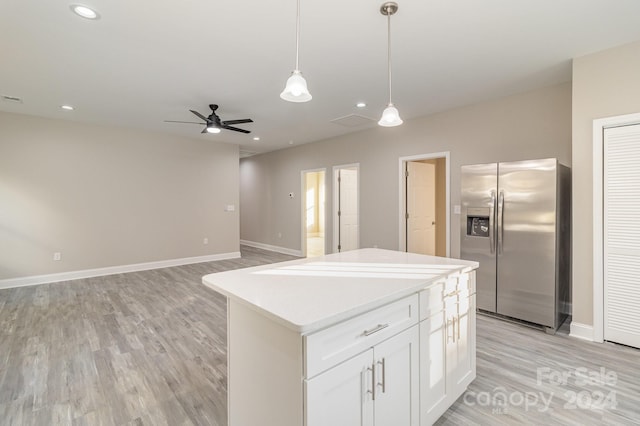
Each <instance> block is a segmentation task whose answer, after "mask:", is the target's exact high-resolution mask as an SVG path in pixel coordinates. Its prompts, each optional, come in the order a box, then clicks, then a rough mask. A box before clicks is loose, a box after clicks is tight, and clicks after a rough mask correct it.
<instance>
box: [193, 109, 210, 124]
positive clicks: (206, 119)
mask: <svg viewBox="0 0 640 426" xmlns="http://www.w3.org/2000/svg"><path fill="white" fill-rule="evenodd" d="M189 111H191V112H192V113H193V114H195V115H197V116H198V117H199V118H201V119H203V120H204V121H205V123H208V122H209V119H208V118H207V117H205V116H204V115H202V114H200V113H199V112H198V111H194V110H192V109H190V110H189Z"/></svg>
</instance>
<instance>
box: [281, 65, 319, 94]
mask: <svg viewBox="0 0 640 426" xmlns="http://www.w3.org/2000/svg"><path fill="white" fill-rule="evenodd" d="M280 97H281V98H282V99H284V100H285V101H289V102H307V101H310V100H311V98H312V96H311V93H309V89H307V80H305V79H304V77H303V76H302V73H301V72H300V70H294V71H293V72H292V73H291V77H289V78H288V79H287V85H286V86H285V88H284V90H283V91H282V93H280Z"/></svg>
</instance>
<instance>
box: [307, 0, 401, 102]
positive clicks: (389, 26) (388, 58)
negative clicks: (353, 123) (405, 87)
mask: <svg viewBox="0 0 640 426" xmlns="http://www.w3.org/2000/svg"><path fill="white" fill-rule="evenodd" d="M298 1H300V0H298ZM390 9H391V8H390V7H389V6H387V66H388V68H389V105H391V10H390Z"/></svg>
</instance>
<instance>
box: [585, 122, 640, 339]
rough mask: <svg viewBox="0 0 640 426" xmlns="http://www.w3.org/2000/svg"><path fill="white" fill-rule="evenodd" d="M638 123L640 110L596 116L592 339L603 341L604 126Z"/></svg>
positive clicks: (594, 134)
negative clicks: (637, 112)
mask: <svg viewBox="0 0 640 426" xmlns="http://www.w3.org/2000/svg"><path fill="white" fill-rule="evenodd" d="M638 123H640V113H639V114H626V115H619V116H615V117H607V118H599V119H596V120H593V341H594V342H599V343H602V342H604V265H603V257H604V256H603V254H604V238H603V233H604V217H603V214H602V209H603V207H604V205H603V194H604V193H603V188H602V179H603V172H604V171H603V167H602V161H603V149H604V129H606V128H608V127H618V126H625V125H630V124H638Z"/></svg>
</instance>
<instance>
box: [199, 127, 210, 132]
mask: <svg viewBox="0 0 640 426" xmlns="http://www.w3.org/2000/svg"><path fill="white" fill-rule="evenodd" d="M200 133H208V132H207V128H206V127H205V128H204V130H202V131H201V132H200Z"/></svg>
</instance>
